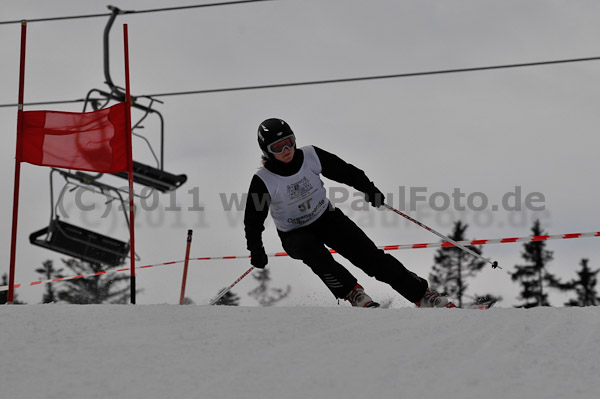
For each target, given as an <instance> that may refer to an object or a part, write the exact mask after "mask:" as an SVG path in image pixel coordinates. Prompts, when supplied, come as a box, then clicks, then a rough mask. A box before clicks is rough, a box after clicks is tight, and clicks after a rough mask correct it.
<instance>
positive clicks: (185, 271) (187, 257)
mask: <svg viewBox="0 0 600 399" xmlns="http://www.w3.org/2000/svg"><path fill="white" fill-rule="evenodd" d="M191 246H192V230H188V234H187V248H186V250H185V263H184V264H183V278H182V280H181V296H180V297H179V304H180V305H183V301H184V299H185V284H186V282H187V274H188V264H189V262H190V247H191Z"/></svg>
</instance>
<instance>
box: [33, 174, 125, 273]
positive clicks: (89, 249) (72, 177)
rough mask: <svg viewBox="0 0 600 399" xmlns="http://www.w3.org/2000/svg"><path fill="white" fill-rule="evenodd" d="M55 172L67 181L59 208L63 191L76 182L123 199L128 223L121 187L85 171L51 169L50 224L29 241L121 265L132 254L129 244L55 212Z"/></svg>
mask: <svg viewBox="0 0 600 399" xmlns="http://www.w3.org/2000/svg"><path fill="white" fill-rule="evenodd" d="M54 172H58V173H60V174H61V175H62V176H63V177H64V178H65V180H66V181H67V183H66V184H65V186H64V188H63V190H62V191H61V194H60V195H59V198H58V201H57V207H58V205H59V204H60V203H61V202H62V199H63V196H64V193H65V191H66V189H67V187H69V186H70V185H75V186H77V187H83V188H86V189H90V188H88V187H93V188H94V189H95V190H97V191H95V192H100V193H102V194H104V195H106V196H107V197H109V198H111V200H112V199H120V201H121V204H122V206H123V208H122V209H123V211H124V213H125V219H126V221H127V225H128V226H129V219H128V218H127V212H125V203H124V201H123V198H122V197H121V194H120V193H119V192H118V190H115V189H114V188H113V187H110V186H107V185H104V184H101V183H98V182H96V181H95V180H94V178H93V177H92V176H90V175H87V174H85V173H81V172H77V173H75V174H74V173H70V172H67V171H63V170H59V169H54V168H52V171H51V172H50V197H51V199H50V202H51V216H50V223H49V225H48V227H44V228H42V229H40V230H38V231H35V232H33V233H31V234H30V235H29V242H30V243H31V244H33V245H36V246H39V247H43V248H46V249H49V250H51V251H55V252H59V253H62V254H65V255H68V256H71V257H73V258H77V259H81V260H83V261H86V262H90V263H99V264H103V265H108V266H119V265H122V264H123V263H124V262H125V259H126V258H127V255H128V253H129V243H127V242H124V241H120V240H117V239H115V238H112V237H108V236H106V235H103V234H99V233H96V232H93V231H90V230H87V229H84V228H82V227H79V226H76V225H73V224H70V223H67V222H65V221H63V220H60V218H59V216H58V212H57V211H55V206H54V195H53V181H52V174H53V173H54ZM77 181H78V182H80V183H83V184H85V186H81V185H79V184H77V183H74V182H77ZM94 189H91V191H94ZM111 191H112V192H116V194H117V197H113V196H111V195H110V194H109V192H111Z"/></svg>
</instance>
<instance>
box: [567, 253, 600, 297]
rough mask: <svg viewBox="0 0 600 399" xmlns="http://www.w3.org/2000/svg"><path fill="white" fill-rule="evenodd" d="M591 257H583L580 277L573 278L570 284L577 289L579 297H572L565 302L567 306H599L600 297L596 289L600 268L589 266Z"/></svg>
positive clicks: (573, 288)
mask: <svg viewBox="0 0 600 399" xmlns="http://www.w3.org/2000/svg"><path fill="white" fill-rule="evenodd" d="M588 261H589V259H581V263H580V264H579V265H580V266H581V269H580V270H579V271H578V272H577V276H578V277H579V279H573V280H571V281H570V282H569V283H568V285H569V286H570V289H571V290H573V291H575V292H576V294H577V299H571V300H570V301H569V302H567V303H565V305H566V306H598V305H600V297H598V291H596V284H597V283H598V278H597V277H596V275H597V274H598V272H600V269H597V270H594V271H592V270H591V269H590V267H589V266H588Z"/></svg>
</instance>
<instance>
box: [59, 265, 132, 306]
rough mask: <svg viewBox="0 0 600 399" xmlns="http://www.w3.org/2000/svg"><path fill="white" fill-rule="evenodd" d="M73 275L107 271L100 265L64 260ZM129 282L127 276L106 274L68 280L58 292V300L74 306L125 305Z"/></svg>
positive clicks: (127, 297)
mask: <svg viewBox="0 0 600 399" xmlns="http://www.w3.org/2000/svg"><path fill="white" fill-rule="evenodd" d="M62 261H63V263H64V264H65V266H66V267H67V268H69V269H70V270H71V271H72V272H73V273H75V274H77V275H80V274H94V273H99V272H102V271H105V269H106V267H105V266H102V265H100V264H98V263H90V262H84V261H82V260H79V259H68V260H65V259H63V260H62ZM125 281H129V276H127V275H119V276H117V275H115V274H114V273H110V272H109V273H106V274H103V275H100V276H98V277H91V278H79V279H74V280H66V281H65V282H64V283H62V286H61V289H60V291H58V299H59V300H60V301H63V302H67V303H72V304H99V303H111V304H124V303H128V299H129V284H120V283H122V282H125Z"/></svg>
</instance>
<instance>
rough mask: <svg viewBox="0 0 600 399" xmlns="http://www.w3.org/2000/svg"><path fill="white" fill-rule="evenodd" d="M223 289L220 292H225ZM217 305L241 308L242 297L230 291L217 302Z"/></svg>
mask: <svg viewBox="0 0 600 399" xmlns="http://www.w3.org/2000/svg"><path fill="white" fill-rule="evenodd" d="M223 289H224V288H223ZM223 289H221V290H219V292H221V291H223ZM215 305H223V306H239V305H240V297H239V296H238V295H236V294H234V293H233V292H231V291H228V292H227V293H226V294H225V295H223V296H222V297H221V298H220V299H219V300H218V301H217V302H215Z"/></svg>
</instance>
